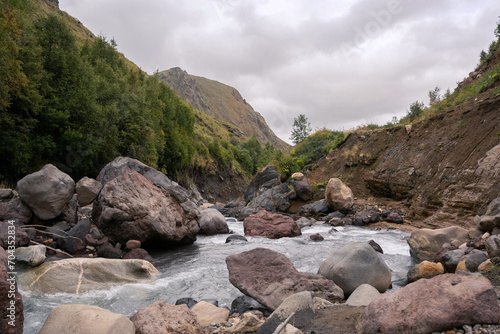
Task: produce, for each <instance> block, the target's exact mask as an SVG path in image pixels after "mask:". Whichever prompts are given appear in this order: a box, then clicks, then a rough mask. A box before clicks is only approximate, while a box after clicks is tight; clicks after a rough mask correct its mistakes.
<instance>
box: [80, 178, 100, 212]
mask: <svg viewBox="0 0 500 334" xmlns="http://www.w3.org/2000/svg"><path fill="white" fill-rule="evenodd" d="M101 189H102V184H101V182H98V181H96V180H94V179H91V178H88V177H86V176H85V177H84V178H82V179H81V180H80V181H78V182H77V183H76V195H77V196H78V205H79V206H86V205H89V204H91V203H92V202H93V201H94V200H95V199H96V198H97V195H99V192H100V191H101Z"/></svg>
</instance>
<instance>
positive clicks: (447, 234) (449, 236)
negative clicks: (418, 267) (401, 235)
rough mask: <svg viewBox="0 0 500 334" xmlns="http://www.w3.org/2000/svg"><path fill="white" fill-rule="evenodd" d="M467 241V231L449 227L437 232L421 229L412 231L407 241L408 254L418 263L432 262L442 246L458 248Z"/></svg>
mask: <svg viewBox="0 0 500 334" xmlns="http://www.w3.org/2000/svg"><path fill="white" fill-rule="evenodd" d="M467 240H469V231H468V230H466V229H464V228H461V227H458V226H451V227H446V228H441V229H437V230H431V229H428V228H423V229H420V230H417V231H413V232H412V233H411V235H410V237H409V238H408V239H407V241H408V244H409V245H410V254H411V255H412V256H413V257H414V258H416V259H417V260H418V261H425V260H427V261H433V260H434V257H435V256H436V254H437V253H438V252H439V251H440V250H441V248H442V247H443V244H445V243H448V244H453V245H455V246H457V247H458V246H459V245H461V244H463V243H465V242H467Z"/></svg>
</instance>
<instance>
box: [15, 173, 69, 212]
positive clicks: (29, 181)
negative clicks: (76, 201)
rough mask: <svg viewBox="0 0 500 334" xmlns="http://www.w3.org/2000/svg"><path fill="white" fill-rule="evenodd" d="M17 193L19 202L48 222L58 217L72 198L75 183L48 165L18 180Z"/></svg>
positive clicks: (66, 175)
mask: <svg viewBox="0 0 500 334" xmlns="http://www.w3.org/2000/svg"><path fill="white" fill-rule="evenodd" d="M17 191H18V193H19V197H20V198H21V200H22V201H23V202H24V203H26V204H27V205H28V206H29V207H30V208H31V210H33V212H34V214H35V215H36V216H37V217H38V218H40V219H42V220H49V219H53V218H56V217H57V216H59V215H60V214H61V212H62V210H63V208H64V206H65V205H66V203H68V202H69V200H70V199H71V197H73V194H74V193H75V181H73V179H72V178H71V177H70V176H69V175H68V174H66V173H63V172H61V171H60V170H59V169H57V167H55V166H54V165H51V164H48V165H45V166H44V167H43V168H42V169H41V170H39V171H38V172H35V173H33V174H29V175H27V176H25V177H24V178H22V179H21V180H19V181H18V182H17Z"/></svg>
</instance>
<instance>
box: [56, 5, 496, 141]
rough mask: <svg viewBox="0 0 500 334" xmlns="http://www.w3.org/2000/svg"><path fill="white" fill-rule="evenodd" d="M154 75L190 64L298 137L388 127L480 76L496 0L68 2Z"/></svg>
mask: <svg viewBox="0 0 500 334" xmlns="http://www.w3.org/2000/svg"><path fill="white" fill-rule="evenodd" d="M59 6H60V8H61V9H62V10H64V11H66V12H68V13H69V14H70V15H72V16H74V17H76V18H77V19H79V20H80V21H81V22H82V23H83V24H84V25H85V26H86V27H87V28H89V29H90V30H91V31H92V32H93V33H95V34H101V35H104V36H106V37H107V38H108V39H111V38H114V39H115V40H116V42H117V44H118V50H119V51H120V52H122V53H124V54H125V56H126V57H127V58H129V59H130V60H132V61H133V62H135V63H136V64H137V65H138V66H140V67H141V68H142V69H143V70H145V71H147V72H148V73H153V72H154V71H156V70H160V71H163V70H167V69H169V68H172V67H181V68H182V69H184V70H186V71H187V72H188V73H190V74H193V75H198V76H203V77H206V78H209V79H213V80H217V81H220V82H222V83H225V84H228V85H230V86H233V87H235V88H236V89H238V90H239V91H240V93H241V94H242V96H243V97H244V98H245V99H246V100H247V102H249V103H250V104H251V105H252V106H253V108H254V109H255V110H256V111H258V112H260V113H261V114H262V115H263V116H264V118H265V119H266V121H267V123H268V124H269V126H270V127H271V128H272V130H273V131H274V132H275V133H276V134H277V135H278V136H279V137H281V138H282V139H284V140H286V141H288V142H290V140H289V136H290V133H291V129H292V123H293V118H294V117H296V116H298V115H299V114H305V115H306V117H307V118H308V119H309V121H310V123H311V126H312V128H313V129H318V128H323V127H327V128H329V129H335V130H348V129H351V128H353V127H356V126H358V125H361V124H367V123H372V122H373V123H378V124H385V123H387V122H388V121H390V120H391V119H392V117H393V116H397V117H398V118H399V117H401V116H404V115H405V114H406V109H407V108H408V106H409V105H410V103H411V102H413V101H415V100H420V101H423V102H425V103H426V104H428V91H429V90H430V89H433V88H434V87H436V86H439V87H441V88H442V91H444V90H446V88H450V89H451V90H452V91H453V89H454V88H455V87H456V83H457V82H459V81H461V80H462V79H463V78H464V77H466V76H467V75H468V73H469V72H471V71H472V70H473V69H474V68H475V66H476V65H477V64H478V61H479V53H480V51H481V50H482V49H485V50H487V49H488V46H489V45H490V43H491V41H492V40H493V39H494V38H495V37H494V34H493V31H494V28H495V27H496V22H497V21H499V20H500V19H499V18H498V16H499V15H500V1H498V0H439V1H435V0H418V1H417V0H358V1H353V0H349V1H347V0H335V1H311V0H309V1H306V0H288V1H287V0H272V1H271V0H268V1H264V0H185V1H179V0H176V1H173V0H141V1H137V0H59Z"/></svg>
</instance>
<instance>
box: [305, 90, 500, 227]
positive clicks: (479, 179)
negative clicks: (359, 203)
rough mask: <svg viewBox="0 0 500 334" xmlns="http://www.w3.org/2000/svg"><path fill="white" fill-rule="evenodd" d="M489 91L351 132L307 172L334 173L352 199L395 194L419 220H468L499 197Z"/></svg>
mask: <svg viewBox="0 0 500 334" xmlns="http://www.w3.org/2000/svg"><path fill="white" fill-rule="evenodd" d="M493 95H494V94H485V95H483V96H478V98H477V99H476V100H474V101H471V102H469V103H467V104H465V105H461V106H459V107H457V108H454V109H451V110H448V111H446V112H443V113H440V114H437V115H435V116H433V117H431V118H430V119H428V120H426V121H422V122H420V123H416V124H412V125H411V126H406V127H403V126H401V127H397V128H392V129H385V130H376V131H371V132H364V133H352V134H351V135H349V136H348V137H347V139H346V140H345V141H344V143H342V144H341V145H340V146H339V147H338V149H337V150H336V151H334V152H331V153H330V154H329V155H328V156H327V157H326V158H325V159H323V160H321V161H320V162H319V163H318V166H317V168H316V169H315V170H314V171H312V172H311V173H309V174H308V178H309V180H310V181H311V183H314V184H316V183H321V182H324V181H327V180H328V179H329V178H331V177H340V178H342V179H343V180H344V181H345V182H346V183H347V184H348V185H349V186H350V187H351V188H352V190H353V191H354V193H355V195H356V196H357V197H358V198H368V199H369V202H375V203H377V202H383V201H386V200H388V199H392V200H396V201H397V202H392V205H396V206H398V205H399V206H400V207H401V208H403V209H404V211H405V212H406V214H407V217H408V218H409V219H410V220H413V221H414V222H421V223H420V225H421V226H436V227H437V226H444V225H448V224H462V225H465V226H467V225H469V224H470V222H471V217H472V215H475V214H476V213H478V212H480V211H481V210H482V209H484V208H485V206H486V205H487V203H488V202H490V201H491V200H492V199H494V198H497V197H500V95H497V96H496V97H494V96H493ZM415 224H416V225H419V223H415Z"/></svg>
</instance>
